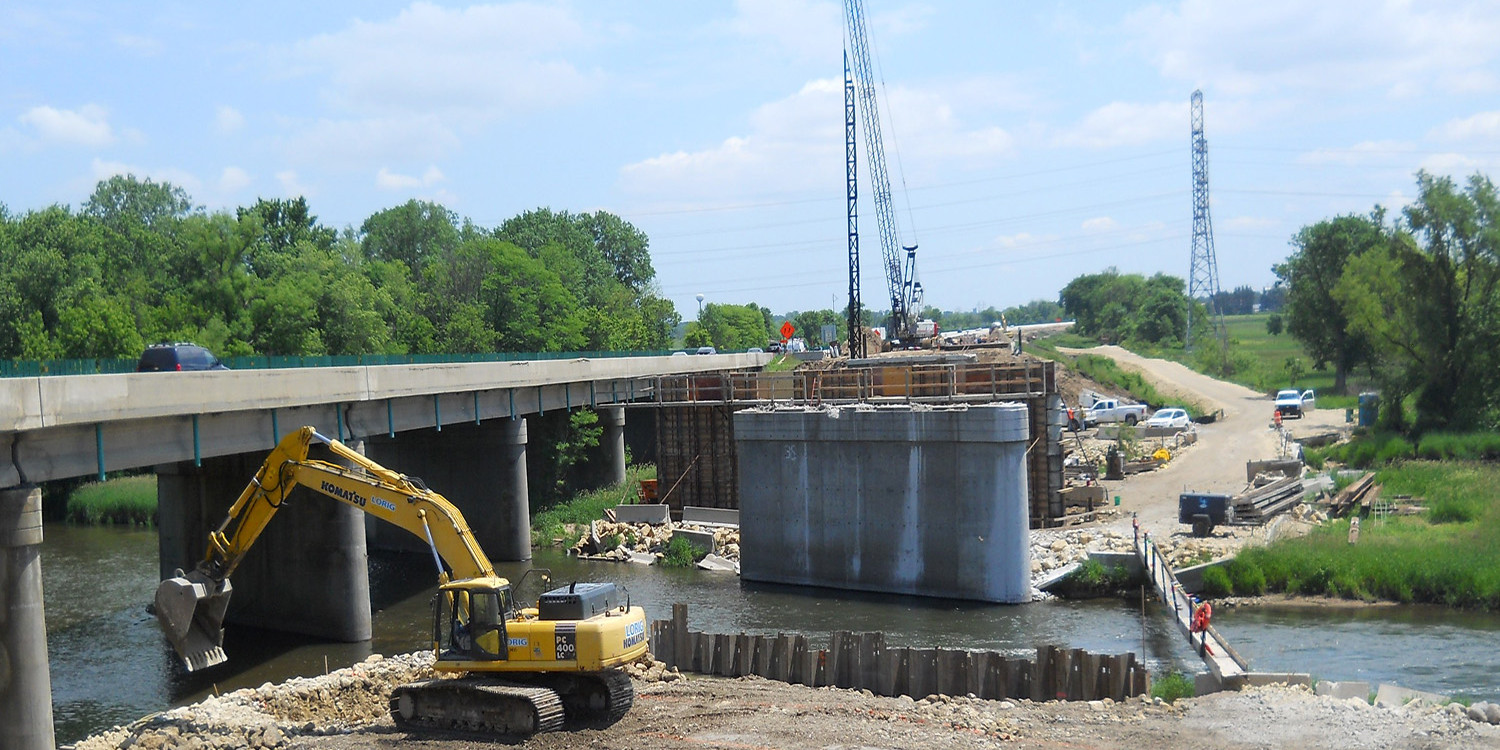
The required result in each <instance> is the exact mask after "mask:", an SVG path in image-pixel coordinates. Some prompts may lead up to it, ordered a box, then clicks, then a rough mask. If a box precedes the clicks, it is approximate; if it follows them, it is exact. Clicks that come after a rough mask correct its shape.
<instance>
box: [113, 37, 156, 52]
mask: <svg viewBox="0 0 1500 750" xmlns="http://www.w3.org/2000/svg"><path fill="white" fill-rule="evenodd" d="M115 45H116V46H118V47H119V48H120V49H123V50H125V51H126V52H134V53H135V54H137V55H140V56H142V57H155V56H157V55H159V54H161V51H162V43H161V41H160V40H158V39H153V38H152V37H149V36H139V35H136V34H116V35H115Z"/></svg>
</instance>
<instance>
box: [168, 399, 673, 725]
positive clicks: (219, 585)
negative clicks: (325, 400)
mask: <svg viewBox="0 0 1500 750" xmlns="http://www.w3.org/2000/svg"><path fill="white" fill-rule="evenodd" d="M315 442H317V443H323V444H325V445H327V446H328V449H329V450H330V451H332V452H333V454H334V455H335V456H337V457H338V458H340V459H343V460H344V461H347V462H349V463H350V464H351V465H352V466H353V468H346V467H344V466H340V465H338V464H333V463H329V462H326V461H319V460H315V459H309V458H308V449H309V447H310V446H311V445H312V444H313V443H315ZM298 485H302V486H306V487H308V488H310V489H312V490H314V491H317V492H320V493H322V494H324V495H327V496H329V497H331V498H334V499H335V500H339V501H341V502H344V503H346V504H349V505H352V506H354V507H356V508H359V509H360V510H362V511H364V512H366V513H369V514H370V515H372V516H375V517H376V518H379V519H381V520H383V521H386V522H389V523H393V524H395V525H397V526H399V527H401V528H403V529H406V530H407V531H409V532H411V533H412V534H415V535H417V536H418V537H419V538H421V539H423V540H424V541H426V542H427V544H428V546H429V547H430V548H431V549H432V553H433V558H434V561H435V562H436V564H437V568H438V583H439V588H438V594H437V596H436V597H435V598H434V600H433V638H432V642H433V648H434V650H435V651H436V657H437V658H436V662H435V663H434V665H433V667H434V669H436V670H437V671H438V672H440V673H444V674H443V675H442V676H440V677H439V678H437V679H432V680H425V681H421V682H414V683H411V684H407V685H402V686H400V687H397V688H396V689H395V690H394V691H393V692H392V694H391V715H392V717H393V718H394V719H395V721H396V726H397V727H398V728H401V729H405V730H409V731H420V730H424V729H428V730H439V731H459V732H467V733H475V734H481V735H487V736H491V737H495V738H497V739H515V738H523V737H527V736H530V735H532V734H535V733H537V732H544V731H548V730H552V729H557V728H559V727H560V726H562V724H563V721H564V719H565V718H569V719H573V720H581V721H602V722H613V721H615V720H617V719H619V718H620V717H621V716H624V715H625V712H626V711H628V710H629V709H630V706H631V704H632V702H633V701H634V697H635V694H634V691H633V690H632V688H631V686H630V678H629V677H628V676H627V675H626V674H625V673H624V672H622V671H620V670H619V669H618V667H621V666H623V665H625V664H627V663H629V662H631V661H634V660H636V659H638V658H640V657H641V656H642V655H643V654H645V653H646V646H647V644H646V615H645V612H644V611H643V610H642V609H641V608H640V607H632V606H630V605H629V603H628V601H627V602H626V603H624V604H622V603H621V602H620V601H619V597H618V595H617V593H616V588H615V585H614V584H612V583H574V584H572V585H570V586H565V587H562V588H559V589H554V590H552V591H549V592H547V593H545V594H543V595H542V596H541V598H540V600H539V601H538V603H537V606H536V607H523V606H520V605H518V604H517V602H516V601H515V597H514V594H513V591H512V589H511V585H510V582H509V581H507V580H506V579H504V578H500V577H498V576H496V575H495V569H494V568H493V567H492V566H491V565H490V561H489V558H487V557H486V556H485V554H484V551H483V550H481V549H480V548H479V545H478V544H477V543H476V542H475V540H474V535H473V534H472V533H471V532H470V530H469V527H468V524H467V523H465V521H464V518H463V515H462V514H461V513H459V511H458V509H457V508H456V507H454V506H453V504H452V503H450V502H448V500H446V499H445V498H443V496H442V495H439V494H437V493H436V492H433V491H432V490H430V489H428V488H427V487H426V486H425V485H424V484H423V483H422V481H421V480H420V479H417V478H415V477H408V476H405V475H402V474H399V473H397V472H394V471H391V470H390V469H387V468H385V467H383V466H381V465H379V464H377V463H375V462H374V461H371V460H370V459H368V458H365V457H364V456H363V455H360V454H359V453H357V452H355V451H354V450H352V449H350V448H349V447H347V446H345V445H344V444H342V443H340V442H339V441H337V440H331V439H329V438H327V437H324V436H322V435H320V434H318V433H317V431H315V430H314V429H313V428H311V427H303V428H301V429H299V430H297V431H295V432H293V433H291V434H289V435H287V436H286V437H285V438H283V439H282V441H281V443H280V444H279V445H277V446H276V448H274V449H273V450H272V451H271V454H270V455H269V456H268V457H267V458H266V460H265V462H264V463H263V464H262V465H261V467H260V471H259V472H257V473H256V475H255V477H254V479H252V480H251V481H250V484H249V486H247V487H246V488H245V491H244V492H242V493H241V494H240V497H239V499H238V500H236V501H235V503H234V505H233V506H231V507H230V509H229V514H228V517H227V518H225V519H224V522H223V523H222V524H221V525H220V526H219V528H218V529H216V530H214V531H212V532H210V533H209V536H208V551H207V553H206V554H205V555H204V559H203V561H202V562H200V563H198V565H197V567H196V568H194V569H193V570H192V571H190V572H188V573H185V574H184V573H183V572H182V571H180V570H179V571H177V575H176V576H174V577H172V578H169V579H167V580H165V581H163V582H162V583H161V585H160V587H158V588H157V591H156V617H157V620H158V621H159V622H160V624H161V627H162V630H163V631H164V632H165V633H166V636H167V640H169V641H171V643H172V646H173V648H175V649H176V650H177V653H178V654H179V655H180V656H181V657H182V660H183V663H184V664H185V665H186V667H187V669H188V670H189V671H192V670H198V669H204V668H206V667H210V666H213V665H215V664H218V663H220V662H223V661H225V659H226V657H225V655H224V648H223V643H224V640H223V639H224V613H225V611H226V608H227V606H228V603H229V595H230V592H231V590H232V588H231V586H230V584H229V576H230V575H231V574H232V573H233V572H234V569H235V566H237V565H238V564H239V563H240V561H241V560H242V559H243V558H244V555H245V553H246V551H247V550H249V549H250V547H251V545H253V544H254V543H255V540H256V538H258V537H259V536H260V534H261V532H262V531H263V530H264V529H265V528H266V525H267V524H268V523H270V521H271V518H272V517H273V516H275V515H276V512H277V511H278V510H279V509H280V508H281V507H282V503H283V502H284V501H285V500H286V496H287V493H289V492H290V491H291V490H292V489H293V488H295V487H296V486H298Z"/></svg>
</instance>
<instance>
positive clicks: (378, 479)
mask: <svg viewBox="0 0 1500 750" xmlns="http://www.w3.org/2000/svg"><path fill="white" fill-rule="evenodd" d="M313 443H323V444H325V445H327V446H328V449H329V450H330V451H332V452H333V454H334V455H335V456H337V457H338V458H341V459H343V460H345V461H347V462H349V463H350V464H351V465H352V468H347V467H344V466H341V465H338V464H334V463H329V462H327V461H319V460H315V459H310V458H308V451H309V449H310V447H311V446H312V444H313ZM297 486H304V487H307V488H309V489H311V490H313V491H315V492H318V493H321V494H323V495H327V496H328V497H331V498H333V499H335V500H338V501H340V502H342V503H345V504H346V505H352V506H354V507H356V508H359V509H360V510H362V511H364V512H366V513H369V514H371V515H373V516H375V517H376V518H379V519H381V520H383V521H386V522H388V523H392V524H395V525H396V526H399V527H401V528H403V529H406V530H407V531H408V532H410V533H412V534H414V535H416V536H417V537H418V538H420V539H423V540H425V541H426V542H427V544H428V546H429V547H430V548H431V549H432V552H433V557H434V561H435V562H436V563H437V566H438V574H439V580H440V582H446V581H448V580H451V579H467V578H481V577H493V576H494V575H495V570H494V567H493V566H492V565H491V564H490V561H489V558H488V557H486V556H485V554H484V551H483V550H482V549H480V547H479V544H478V543H477V542H476V541H475V540H474V535H473V533H472V532H471V531H470V530H469V526H468V524H467V523H466V522H465V521H464V517H463V514H462V513H460V512H459V510H458V508H456V507H454V506H453V504H452V503H450V502H449V501H448V500H447V499H446V498H444V497H443V496H442V495H439V494H438V493H436V492H433V491H432V490H430V489H428V488H427V487H426V486H425V485H423V484H422V482H421V480H419V479H416V478H414V477H408V476H405V475H403V474H400V473H397V472H394V471H391V470H390V469H387V468H385V467H383V466H381V465H380V464H378V463H375V462H374V461H371V460H370V459H368V458H366V457H364V456H363V455H361V454H359V453H357V452H355V451H354V450H352V449H350V448H349V447H348V446H346V445H344V444H343V443H340V442H339V441H337V440H332V439H330V438H327V437H324V436H323V435H320V434H318V432H317V431H316V430H314V429H313V428H311V427H303V428H301V429H298V430H296V431H295V432H292V433H289V434H288V435H287V436H286V437H285V438H283V439H282V440H281V442H280V443H279V444H278V445H277V446H276V447H275V448H274V449H272V451H271V453H270V455H268V456H267V457H266V460H265V461H264V462H263V463H262V464H261V467H260V470H259V471H258V472H256V474H255V477H254V478H253V479H251V480H250V484H249V485H247V486H246V487H245V490H244V491H243V492H241V493H240V496H239V498H238V499H236V500H235V502H234V504H233V505H232V506H230V508H229V513H228V515H227V516H226V517H225V519H224V522H223V523H221V524H220V525H219V527H218V528H217V529H215V530H214V531H212V532H210V533H209V536H208V549H207V551H206V553H205V554H204V557H203V560H202V561H201V562H199V563H198V565H197V567H195V568H194V569H193V570H192V571H189V572H187V573H182V572H181V571H179V572H178V575H176V576H174V577H172V578H169V579H167V580H165V581H163V582H162V583H161V585H160V586H159V587H158V588H157V590H156V618H157V620H158V621H159V622H160V623H161V627H162V631H163V632H164V633H165V634H166V636H167V640H168V641H170V642H171V643H172V646H173V648H175V649H176V650H177V653H178V654H179V655H180V656H181V657H182V659H183V663H184V664H185V665H186V667H187V669H188V671H194V670H198V669H203V668H205V667H210V666H213V665H215V664H219V663H221V662H223V661H225V659H226V657H225V655H224V649H223V639H224V613H225V611H226V609H227V608H228V604H229V596H230V594H231V593H232V591H233V588H232V587H231V586H230V583H229V576H230V574H232V573H233V572H234V570H235V568H236V567H237V566H238V565H239V563H240V561H241V560H243V559H244V556H245V554H246V553H247V552H248V551H249V550H250V548H251V546H253V545H254V544H255V542H256V540H257V539H259V538H260V535H261V532H263V531H265V528H266V526H267V525H268V524H269V523H270V522H271V519H272V518H274V517H275V516H276V513H277V511H279V510H281V508H282V506H283V504H285V502H286V498H287V495H288V493H290V492H291V491H292V489H294V488H296V487H297ZM445 566H446V567H445Z"/></svg>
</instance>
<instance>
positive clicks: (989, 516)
mask: <svg viewBox="0 0 1500 750" xmlns="http://www.w3.org/2000/svg"><path fill="white" fill-rule="evenodd" d="M734 430H735V440H736V443H737V450H738V451H739V456H740V462H741V465H740V472H739V475H740V529H741V534H742V535H743V538H744V539H745V544H744V547H743V548H742V549H743V552H742V554H743V557H742V558H741V564H740V574H741V576H742V577H743V578H745V579H746V580H752V581H767V582H775V583H791V584H802V585H813V586H829V587H832V588H842V589H855V590H865V591H884V592H890V593H899V594H915V595H923V596H935V597H945V598H954V599H970V600H978V601H987V602H1013V603H1018V602H1025V601H1029V600H1030V598H1031V586H1030V575H1031V560H1030V547H1029V537H1028V517H1027V472H1026V450H1027V445H1028V439H1029V430H1028V412H1027V407H1026V406H1025V405H1023V404H1015V403H997V404H984V405H959V406H943V407H925V406H879V407H874V406H858V407H833V408H825V409H817V408H763V409H750V410H745V411H740V412H736V413H735V415H734Z"/></svg>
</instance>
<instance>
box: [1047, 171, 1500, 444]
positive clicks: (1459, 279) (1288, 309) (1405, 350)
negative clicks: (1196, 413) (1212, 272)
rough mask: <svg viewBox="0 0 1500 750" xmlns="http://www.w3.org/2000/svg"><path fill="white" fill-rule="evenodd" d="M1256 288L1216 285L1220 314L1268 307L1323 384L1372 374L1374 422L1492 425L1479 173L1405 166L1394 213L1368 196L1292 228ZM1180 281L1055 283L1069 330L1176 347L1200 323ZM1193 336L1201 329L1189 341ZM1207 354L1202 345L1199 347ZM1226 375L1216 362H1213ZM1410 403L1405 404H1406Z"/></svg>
mask: <svg viewBox="0 0 1500 750" xmlns="http://www.w3.org/2000/svg"><path fill="white" fill-rule="evenodd" d="M1291 246H1292V252H1291V254H1290V255H1289V256H1288V257H1287V258H1286V260H1285V261H1283V262H1281V263H1278V264H1276V265H1275V266H1274V267H1273V269H1272V270H1273V271H1274V272H1275V273H1276V276H1277V278H1278V279H1279V281H1278V282H1277V284H1276V285H1275V286H1273V287H1272V288H1271V289H1269V290H1266V291H1265V292H1261V293H1258V294H1257V293H1255V292H1254V291H1253V290H1251V289H1250V288H1249V287H1240V288H1237V289H1235V290H1234V291H1233V292H1227V293H1221V294H1220V295H1218V296H1216V297H1214V299H1213V302H1214V303H1215V304H1216V305H1218V306H1219V309H1220V311H1221V312H1224V313H1228V314H1234V313H1242V312H1249V311H1250V309H1252V306H1253V305H1256V304H1258V305H1259V307H1260V309H1261V310H1263V311H1265V310H1279V313H1278V315H1277V316H1273V317H1272V319H1270V320H1269V321H1268V323H1267V327H1268V329H1270V330H1271V332H1272V333H1280V331H1281V329H1282V326H1283V325H1284V326H1285V330H1286V331H1287V332H1288V333H1290V334H1291V335H1292V336H1293V337H1294V338H1296V339H1297V340H1298V341H1299V342H1301V343H1302V345H1303V347H1304V348H1305V349H1306V351H1307V353H1308V355H1309V357H1310V358H1311V359H1312V361H1313V367H1314V368H1316V369H1319V370H1323V369H1327V368H1332V370H1333V372H1334V380H1335V383H1334V390H1335V391H1336V392H1338V393H1341V394H1342V393H1345V392H1346V391H1347V385H1348V377H1349V375H1350V374H1352V373H1355V372H1361V373H1364V374H1366V375H1368V377H1369V378H1370V380H1371V381H1373V382H1374V383H1376V385H1377V386H1378V388H1379V389H1380V393H1381V401H1382V404H1383V407H1382V409H1381V420H1382V423H1383V425H1384V426H1386V427H1388V428H1392V429H1397V430H1414V431H1416V432H1430V431H1435V430H1450V431H1467V430H1475V429H1495V428H1497V427H1500V394H1497V387H1500V195H1497V192H1496V189H1495V186H1494V184H1493V183H1492V182H1491V181H1490V179H1489V178H1488V177H1485V176H1484V175H1480V174H1475V175H1473V176H1471V177H1470V178H1469V179H1468V180H1467V181H1466V182H1464V183H1463V184H1461V185H1460V184H1459V183H1457V182H1455V181H1454V180H1453V179H1452V178H1449V177H1438V176H1434V175H1431V174H1428V173H1427V172H1425V171H1424V172H1418V173H1417V197H1416V199H1415V200H1414V201H1413V202H1412V203H1410V204H1409V205H1407V206H1405V207H1404V208H1402V209H1401V210H1400V212H1398V213H1396V214H1391V213H1390V212H1388V211H1387V210H1386V209H1384V208H1382V207H1380V206H1376V207H1375V208H1374V209H1372V210H1371V211H1370V213H1369V214H1366V215H1359V214H1348V215H1343V216H1336V217H1332V218H1329V219H1324V220H1322V221H1319V222H1317V223H1314V224H1310V225H1308V226H1305V227H1302V228H1301V229H1300V230H1299V231H1298V232H1297V234H1296V235H1294V236H1293V237H1292V238H1291ZM1183 287H1184V285H1183V282H1182V280H1181V279H1179V278H1176V277H1173V276H1168V275H1165V274H1156V275H1154V276H1152V277H1150V278H1146V277H1143V276H1141V275H1139V274H1121V273H1119V272H1118V271H1116V270H1115V269H1113V268H1111V269H1108V270H1106V271H1104V272H1102V273H1095V274H1085V275H1082V276H1079V277H1077V278H1075V279H1073V280H1072V281H1071V282H1069V283H1068V285H1067V286H1066V287H1064V288H1063V290H1062V292H1061V294H1060V295H1059V303H1060V304H1061V306H1062V308H1063V310H1064V311H1065V312H1066V313H1067V314H1068V315H1071V316H1072V317H1073V318H1074V319H1075V320H1076V330H1077V332H1078V333H1080V334H1083V335H1086V336H1091V337H1094V338H1097V339H1099V340H1101V341H1104V342H1118V343H1126V344H1145V345H1148V346H1155V347H1159V348H1165V349H1172V348H1181V347H1182V346H1183V343H1184V342H1183V341H1182V337H1183V336H1184V335H1186V334H1185V332H1186V315H1187V313H1188V311H1189V310H1190V309H1191V310H1192V311H1193V312H1192V314H1193V319H1194V320H1195V321H1196V320H1206V315H1207V312H1208V308H1207V306H1206V305H1205V304H1204V302H1205V301H1203V300H1192V299H1189V298H1188V297H1187V295H1186V294H1184V292H1183ZM1200 336H1202V337H1203V338H1199V337H1200ZM1208 336H1209V327H1208V326H1206V325H1205V326H1202V327H1199V326H1196V325H1195V326H1194V338H1195V341H1194V342H1193V343H1194V345H1195V346H1197V345H1200V344H1201V345H1202V347H1203V348H1202V349H1201V350H1200V351H1202V352H1207V353H1208V354H1205V355H1203V356H1200V359H1199V365H1200V367H1202V368H1205V369H1209V370H1213V369H1214V368H1215V367H1221V368H1228V367H1232V366H1233V360H1232V358H1230V357H1228V356H1225V357H1222V358H1220V359H1219V361H1220V362H1221V363H1227V364H1218V365H1214V366H1210V365H1209V363H1208V359H1211V358H1213V357H1214V356H1217V351H1218V350H1217V348H1216V347H1217V344H1216V342H1213V341H1212V340H1210V339H1209V338H1208ZM1210 355H1212V356H1210ZM1225 374H1228V373H1225ZM1408 403H1410V404H1411V405H1412V406H1413V407H1414V413H1413V414H1411V415H1408V413H1407V410H1406V409H1405V405H1406V404H1408Z"/></svg>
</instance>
